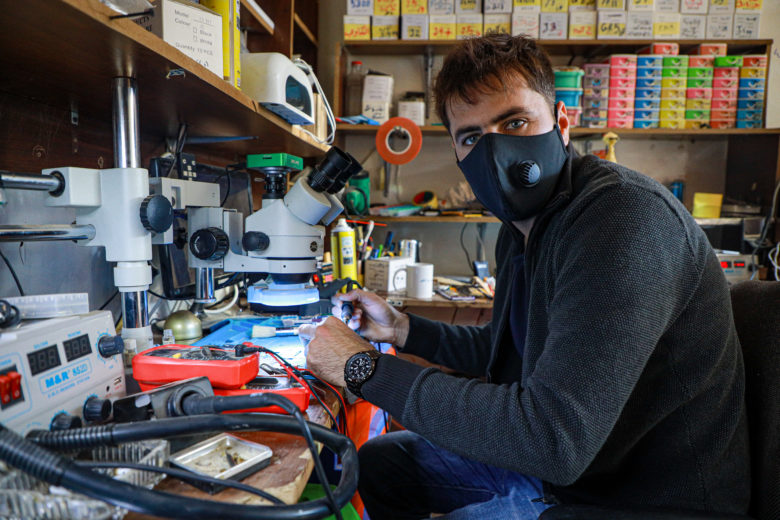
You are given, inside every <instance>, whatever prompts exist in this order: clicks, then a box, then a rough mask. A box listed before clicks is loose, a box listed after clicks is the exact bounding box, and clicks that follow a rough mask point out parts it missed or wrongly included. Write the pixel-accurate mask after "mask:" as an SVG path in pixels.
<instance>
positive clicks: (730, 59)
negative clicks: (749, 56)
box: [715, 56, 742, 67]
mask: <svg viewBox="0 0 780 520" xmlns="http://www.w3.org/2000/svg"><path fill="white" fill-rule="evenodd" d="M715 66H716V67H741V66H742V56H715Z"/></svg>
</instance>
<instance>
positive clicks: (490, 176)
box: [458, 124, 569, 222]
mask: <svg viewBox="0 0 780 520" xmlns="http://www.w3.org/2000/svg"><path fill="white" fill-rule="evenodd" d="M568 155H569V152H568V150H567V149H566V146H565V145H564V144H563V136H562V135H561V131H560V129H559V128H558V125H557V124H556V125H555V127H554V128H553V129H552V130H551V131H550V132H547V133H546V134H540V135H529V136H516V135H504V134H485V135H483V136H482V137H480V139H479V141H477V144H476V146H474V148H473V149H472V150H471V152H469V154H468V155H467V156H466V157H465V159H463V160H462V161H458V167H460V169H461V171H462V172H463V174H464V175H465V176H466V180H467V181H468V182H469V184H470V185H471V189H472V190H474V195H476V197H477V199H478V200H479V201H480V202H481V203H482V204H483V205H484V206H485V207H486V208H487V209H489V210H490V211H491V212H492V213H493V214H494V215H495V216H497V217H498V218H499V219H501V220H503V221H505V222H514V221H516V220H524V219H527V218H529V217H532V216H533V215H536V214H537V213H539V212H540V211H541V210H542V209H543V208H544V206H545V205H546V204H547V202H548V201H549V200H550V197H552V194H553V191H554V190H555V185H556V184H557V182H558V177H559V176H560V173H561V171H562V170H563V166H564V164H565V163H566V159H567V158H568Z"/></svg>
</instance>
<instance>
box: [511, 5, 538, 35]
mask: <svg viewBox="0 0 780 520" xmlns="http://www.w3.org/2000/svg"><path fill="white" fill-rule="evenodd" d="M521 34H522V35H526V36H528V37H530V38H538V37H539V13H538V12H534V11H515V12H514V13H512V36H520V35H521Z"/></svg>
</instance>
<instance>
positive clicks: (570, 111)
mask: <svg viewBox="0 0 780 520" xmlns="http://www.w3.org/2000/svg"><path fill="white" fill-rule="evenodd" d="M566 114H567V115H568V116H569V124H570V125H571V126H580V118H581V117H582V107H566Z"/></svg>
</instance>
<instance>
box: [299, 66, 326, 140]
mask: <svg viewBox="0 0 780 520" xmlns="http://www.w3.org/2000/svg"><path fill="white" fill-rule="evenodd" d="M293 63H295V65H296V66H297V67H298V68H299V69H301V70H302V71H303V72H304V73H305V74H306V75H307V76H308V77H309V81H311V83H312V85H313V86H314V88H315V89H316V90H317V93H318V94H319V95H320V97H321V98H322V104H323V105H325V114H326V115H327V118H328V127H329V128H330V131H329V132H328V137H327V138H326V139H325V141H324V144H333V140H334V139H335V137H336V118H335V117H334V116H333V111H332V110H331V108H330V103H328V98H327V97H326V96H325V92H324V91H323V90H322V87H321V86H320V82H319V80H318V79H317V76H316V75H315V74H314V69H312V67H311V65H309V64H308V63H306V62H305V61H304V60H302V59H301V58H296V59H294V60H293ZM302 130H303V131H304V132H306V133H307V134H309V135H310V136H311V137H312V138H313V139H314V140H315V141H317V142H318V143H323V141H322V140H321V139H320V138H319V137H317V136H316V135H314V134H313V133H311V132H309V131H308V130H306V129H305V128H302Z"/></svg>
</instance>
